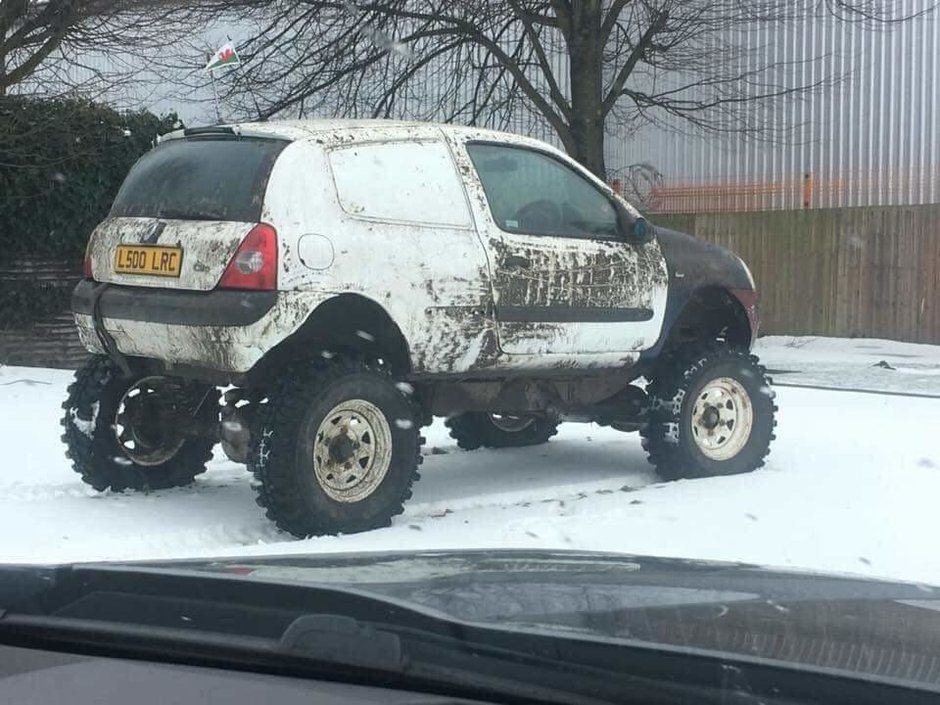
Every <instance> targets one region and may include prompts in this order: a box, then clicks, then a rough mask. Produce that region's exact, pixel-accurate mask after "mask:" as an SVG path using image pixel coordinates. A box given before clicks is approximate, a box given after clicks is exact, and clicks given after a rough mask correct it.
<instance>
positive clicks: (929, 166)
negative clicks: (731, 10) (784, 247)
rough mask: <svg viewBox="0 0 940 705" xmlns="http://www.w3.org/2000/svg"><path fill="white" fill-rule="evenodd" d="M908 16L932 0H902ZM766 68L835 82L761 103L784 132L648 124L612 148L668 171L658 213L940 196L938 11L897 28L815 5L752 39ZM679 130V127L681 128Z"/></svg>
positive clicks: (614, 155) (619, 159)
mask: <svg viewBox="0 0 940 705" xmlns="http://www.w3.org/2000/svg"><path fill="white" fill-rule="evenodd" d="M901 5H902V7H899V8H898V9H899V11H900V13H903V14H902V16H910V15H916V14H917V13H918V12H921V11H923V10H925V9H926V7H927V6H928V5H929V3H928V2H927V0H902V3H901ZM746 41H747V42H749V43H750V45H751V47H752V48H753V50H754V61H755V62H761V65H766V64H770V63H775V64H786V63H799V62H804V63H802V65H800V66H798V67H797V68H794V69H793V71H795V72H796V73H795V74H794V75H793V76H792V80H794V81H798V82H800V83H802V84H803V85H810V84H813V83H815V82H816V81H824V80H826V79H834V80H835V84H834V85H832V86H829V87H827V88H825V89H823V90H820V91H819V92H816V93H813V94H809V95H807V96H805V98H803V99H802V100H798V99H787V100H782V101H779V102H778V103H777V104H775V105H772V106H769V107H767V108H760V109H759V110H760V113H759V114H760V115H761V116H762V119H764V120H766V121H767V123H768V127H771V128H778V129H779V128H781V127H782V128H785V130H786V131H785V132H784V133H783V134H782V135H781V137H780V138H779V139H776V140H773V141H767V140H755V139H748V138H744V137H716V136H714V135H702V134H691V135H690V134H683V133H681V132H679V131H674V132H672V131H667V130H662V129H655V130H654V129H648V130H645V131H644V132H642V133H640V134H638V135H637V136H636V138H635V139H631V140H621V141H617V142H616V143H614V144H611V145H610V146H609V150H610V152H611V159H610V160H611V161H612V162H615V163H624V162H628V161H634V162H638V161H646V162H649V163H651V164H652V165H654V166H655V167H656V168H657V169H658V170H659V171H660V172H661V173H662V175H663V185H662V186H661V187H660V188H658V189H656V193H655V194H654V199H653V204H652V205H653V207H654V208H655V209H656V210H662V211H691V210H754V209H779V208H801V207H840V206H860V205H902V204H919V203H936V202H940V178H938V177H940V134H938V124H937V115H938V114H940V94H938V92H940V53H938V52H940V18H938V17H937V16H936V14H934V13H929V14H925V15H922V16H919V17H916V18H914V19H911V20H909V21H905V22H899V23H897V24H894V25H888V26H880V27H872V26H870V25H867V24H865V23H861V22H857V23H846V22H839V21H837V20H836V19H834V18H833V17H832V16H831V15H829V14H828V13H808V14H807V16H806V18H805V20H802V21H800V22H797V23H793V24H789V23H788V24H780V25H778V26H774V25H763V26H760V27H757V28H755V29H754V31H752V32H751V33H749V34H748V35H747V39H746ZM678 127H680V126H679V125H677V128H678Z"/></svg>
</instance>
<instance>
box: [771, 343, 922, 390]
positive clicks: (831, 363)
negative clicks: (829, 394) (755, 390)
mask: <svg viewBox="0 0 940 705" xmlns="http://www.w3.org/2000/svg"><path fill="white" fill-rule="evenodd" d="M755 351H756V352H757V354H758V355H760V357H761V360H762V361H763V363H764V364H765V365H766V366H767V367H768V369H771V370H773V378H774V380H775V381H776V382H779V383H781V384H799V385H818V386H822V387H838V388H845V387H849V388H852V389H867V390H871V391H879V392H906V393H917V394H930V395H935V396H940V346H937V345H916V344H914V343H899V342H896V341H893V340H872V339H866V338H855V339H851V340H846V339H843V338H793V337H784V336H768V337H766V338H761V339H760V340H759V341H758V343H757V346H756V348H755Z"/></svg>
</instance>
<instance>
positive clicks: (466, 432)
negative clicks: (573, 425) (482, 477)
mask: <svg viewBox="0 0 940 705" xmlns="http://www.w3.org/2000/svg"><path fill="white" fill-rule="evenodd" d="M444 423H445V425H446V426H447V428H449V429H450V437H451V438H453V439H454V440H455V441H457V445H458V446H459V447H460V448H463V449H464V450H476V449H477V448H523V447H525V446H537V445H540V444H542V443H547V442H548V439H549V438H551V437H552V436H554V435H555V434H556V433H558V422H557V421H555V420H553V419H550V418H548V417H546V416H537V415H532V416H507V415H505V414H502V415H497V414H488V413H485V412H467V413H465V414H460V415H459V416H452V417H451V418H449V419H447V421H445V422H444Z"/></svg>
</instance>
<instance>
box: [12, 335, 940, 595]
mask: <svg viewBox="0 0 940 705" xmlns="http://www.w3.org/2000/svg"><path fill="white" fill-rule="evenodd" d="M788 342H789V339H787V340H784V341H783V342H782V344H780V345H775V344H773V343H774V341H772V340H771V341H770V344H767V345H764V344H762V348H764V350H763V351H762V352H769V353H770V354H768V355H766V357H768V358H769V360H768V361H769V362H771V366H783V364H784V362H786V363H787V365H786V366H787V367H789V368H796V367H798V366H799V365H804V363H806V364H805V365H804V366H805V367H811V366H812V365H810V364H809V363H807V362H806V360H803V359H801V357H800V356H801V351H807V350H808V351H809V352H811V353H812V354H814V355H819V356H822V353H823V352H825V354H826V355H829V354H830V352H831V353H832V354H833V358H832V362H833V364H834V365H840V364H841V366H842V367H843V369H846V370H848V369H851V368H852V366H853V365H854V364H855V363H856V362H857V363H858V369H859V370H862V371H864V370H865V369H866V368H865V367H864V365H863V363H867V362H868V360H869V358H868V357H866V355H867V353H868V352H873V351H871V350H868V349H867V348H858V347H857V346H856V343H861V344H862V345H864V344H865V341H845V343H844V345H845V346H846V350H847V352H845V354H843V355H842V357H841V358H840V357H839V353H838V351H833V350H831V347H832V346H834V345H836V344H835V343H828V344H827V345H828V347H827V346H822V347H823V350H818V349H814V348H815V347H816V346H815V344H814V343H806V344H803V345H800V344H799V343H798V344H796V345H794V346H788V345H787V343H788ZM869 342H871V341H869ZM888 347H889V350H888V353H890V352H892V350H891V349H890V348H891V346H888ZM921 347H922V346H921ZM853 350H854V352H853ZM881 352H882V353H884V350H882V351H881ZM924 353H925V354H924V356H922V357H921V359H929V360H934V361H937V360H938V359H940V348H929V349H928V350H926V351H924ZM778 354H779V356H778V357H777V358H775V357H774V356H775V355H778ZM930 356H932V357H930ZM856 357H857V358H858V359H857V360H855V358H856ZM875 357H877V358H878V359H876V360H875V362H878V360H880V359H882V358H884V359H887V360H889V361H891V364H892V365H894V362H893V361H900V360H909V359H911V358H896V357H895V358H891V357H889V355H888V354H881V355H880V356H879V355H876V356H875ZM777 360H779V362H778V361H777ZM885 371H886V372H888V370H885ZM859 374H861V373H859ZM70 376H71V375H70V373H67V372H62V371H55V370H44V369H28V368H9V367H8V368H0V444H2V447H3V449H4V450H3V454H2V457H3V463H2V465H0V562H58V561H82V560H97V559H134V558H163V557H189V556H216V555H239V554H274V553H293V552H300V553H305V552H321V551H322V552H326V551H358V550H395V549H445V548H471V547H506V548H576V549H591V550H604V551H619V552H626V553H634V554H650V555H663V556H682V557H695V558H708V559H720V560H734V561H745V562H753V563H760V564H766V565H775V566H784V567H791V568H805V569H811V570H824V571H836V572H847V573H857V574H865V575H872V576H887V577H895V578H901V579H905V580H911V581H917V582H923V583H932V584H937V585H940V551H937V548H936V545H935V544H934V540H935V538H936V536H938V535H940V512H938V511H937V510H936V506H937V503H938V498H940V438H938V436H937V423H938V421H940V399H937V400H933V399H921V398H905V397H897V396H879V395H871V394H854V393H846V392H830V391H818V390H811V389H796V388H781V389H780V390H779V404H780V408H781V411H780V417H779V418H780V425H779V429H778V436H779V438H778V441H777V442H776V444H775V446H774V449H773V452H772V454H771V456H770V460H769V463H768V465H767V467H766V468H764V469H762V470H760V471H758V472H756V473H754V474H752V475H747V476H741V477H730V478H716V479H708V480H694V481H682V482H676V483H661V482H659V480H658V479H657V477H656V475H655V474H654V473H653V472H652V470H651V469H650V468H649V466H648V465H647V463H646V460H645V456H644V453H643V451H642V449H641V448H640V443H639V439H638V437H636V436H631V435H625V434H621V433H618V432H616V431H612V430H609V429H601V428H597V427H594V426H583V425H566V426H564V427H563V428H562V430H561V433H560V434H559V436H558V437H557V438H555V439H553V440H552V442H551V443H549V444H548V445H546V446H542V447H539V448H534V449H528V450H526V449H520V450H501V451H485V450H481V451H475V452H471V453H467V452H463V451H460V450H458V449H457V447H456V445H455V444H454V443H453V441H451V440H450V439H449V438H448V436H447V433H446V429H445V428H444V427H443V425H441V424H440V423H436V424H435V425H434V426H433V427H432V428H430V429H427V431H426V433H425V435H426V436H427V437H428V444H427V446H426V448H425V453H426V454H427V457H426V458H425V464H424V465H423V466H422V475H423V477H422V479H421V481H420V482H419V483H418V484H417V485H416V486H415V496H414V498H413V500H412V501H411V502H410V504H409V505H408V506H407V509H406V512H405V514H404V515H403V516H401V517H398V518H396V520H395V521H394V524H393V526H391V527H390V528H388V529H383V530H379V531H374V532H370V533H366V534H359V535H355V536H343V537H326V538H317V539H309V540H305V541H296V540H293V539H292V538H291V537H289V536H286V535H284V534H281V533H279V532H278V531H277V530H276V529H274V528H273V527H272V526H271V525H270V524H269V523H268V521H267V520H266V519H265V518H264V516H263V515H262V513H261V510H260V509H258V508H257V507H256V506H255V503H254V501H253V493H252V490H251V488H250V486H249V478H248V474H247V473H246V472H245V471H244V470H243V468H242V467H241V466H238V465H234V464H232V463H230V462H228V461H226V460H224V459H217V460H216V461H215V462H214V463H213V464H212V466H211V469H210V471H209V472H208V473H207V474H206V475H204V476H202V477H201V478H200V479H199V481H198V483H197V484H196V485H195V486H194V487H193V488H186V489H179V490H168V491H162V492H154V493H152V494H150V495H120V494H104V495H98V494H96V493H94V492H93V491H92V490H90V489H88V488H86V487H85V486H84V485H83V484H82V483H81V482H80V481H79V479H78V478H77V476H75V475H73V473H72V471H71V470H70V468H69V465H68V463H67V461H66V459H65V458H64V456H63V448H62V445H61V443H60V442H59V434H60V426H59V416H60V413H61V410H60V408H59V404H60V402H61V400H62V398H63V395H64V389H65V385H66V384H67V383H68V380H69V379H70ZM798 376H799V375H794V377H798ZM843 377H845V375H843ZM778 378H779V379H780V380H781V381H783V377H782V376H779V375H778ZM905 379H907V377H905ZM906 387H907V389H908V390H913V391H918V392H919V391H924V390H923V388H922V385H921V384H920V383H919V382H918V383H910V384H908V385H907V386H906Z"/></svg>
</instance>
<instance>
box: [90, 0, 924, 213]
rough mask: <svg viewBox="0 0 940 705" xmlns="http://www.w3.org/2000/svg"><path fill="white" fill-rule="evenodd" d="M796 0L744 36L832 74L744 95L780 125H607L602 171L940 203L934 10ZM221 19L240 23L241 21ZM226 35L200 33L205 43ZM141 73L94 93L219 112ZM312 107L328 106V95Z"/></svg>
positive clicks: (757, 190) (749, 43)
mask: <svg viewBox="0 0 940 705" xmlns="http://www.w3.org/2000/svg"><path fill="white" fill-rule="evenodd" d="M795 1H798V2H801V3H804V6H805V7H806V12H805V18H804V19H802V20H799V21H795V22H780V23H779V24H762V25H759V26H755V27H754V28H753V29H752V30H751V31H749V32H746V33H744V34H743V35H742V38H741V42H742V44H743V45H744V46H746V47H747V48H749V49H750V50H751V52H752V58H751V67H757V66H763V65H767V64H770V63H774V64H778V65H781V64H786V63H787V62H805V63H803V64H802V65H801V66H797V67H791V68H790V69H789V71H790V75H784V76H782V77H781V80H783V81H785V82H788V83H790V84H803V85H806V84H811V83H814V82H815V81H817V80H824V79H826V78H828V77H841V78H842V80H841V81H840V82H839V83H838V84H837V85H835V86H832V87H829V88H827V89H826V90H822V91H820V92H819V93H816V94H813V95H810V96H807V97H806V98H805V99H802V100H798V99H792V98H790V99H785V100H781V101H777V102H776V103H771V104H766V105H762V106H760V107H754V108H753V111H752V113H751V114H750V118H751V119H757V120H759V121H761V122H762V123H763V124H764V125H766V126H767V127H769V128H770V129H771V130H780V129H781V128H784V131H783V132H782V133H780V135H781V136H780V138H779V139H777V140H776V141H775V142H768V141H765V140H759V139H754V138H746V137H741V136H731V137H728V136H715V135H703V134H689V132H688V128H687V126H686V125H683V124H682V123H681V122H678V121H675V120H673V121H671V122H670V121H669V120H668V119H666V120H665V122H666V124H667V127H646V128H643V129H641V131H640V132H638V133H636V134H630V135H625V134H624V132H623V131H622V130H621V129H620V127H621V126H619V125H609V131H610V133H611V134H610V135H609V137H608V143H607V164H608V168H609V171H610V172H611V173H612V174H613V173H620V172H623V171H624V170H625V169H626V168H627V167H628V166H629V165H632V164H637V163H643V162H646V163H649V164H651V165H652V166H653V167H655V168H656V169H657V170H658V171H659V172H661V173H662V175H663V177H664V184H663V187H661V188H659V189H658V190H657V194H656V196H657V200H656V202H655V203H654V209H655V210H667V211H668V210H671V211H676V210H685V211H692V210H709V209H711V210H716V209H717V210H749V209H750V210H753V209H780V208H799V207H802V206H803V199H804V196H805V189H806V186H807V184H806V182H805V179H804V175H806V174H811V182H812V183H811V198H810V205H811V206H814V207H825V206H855V205H892V204H918V203H934V202H940V175H938V169H940V134H938V130H940V128H938V124H937V115H938V114H940V95H938V91H940V87H938V82H940V66H938V64H940V19H938V18H937V16H936V14H931V15H928V16H924V17H920V18H917V19H915V20H912V21H909V22H904V23H899V24H897V25H895V26H892V27H891V28H888V29H885V28H880V29H873V28H872V27H870V26H868V25H865V24H863V23H845V22H840V21H838V20H836V19H834V18H832V17H831V16H830V15H828V14H827V13H825V12H820V11H819V3H818V2H815V1H814V0H795ZM930 1H931V0H899V7H898V9H899V14H914V13H917V12H918V11H920V10H923V9H924V8H925V6H927V5H928V4H929V3H930ZM227 29H228V30H231V31H233V32H235V33H236V34H238V33H239V32H237V27H236V28H232V27H229V28H227ZM225 33H226V32H225V31H222V30H219V29H218V28H214V29H213V31H212V32H208V33H207V35H211V36H206V37H205V39H206V40H207V43H206V46H209V45H211V44H212V42H213V40H216V41H221V40H219V39H218V38H219V37H220V36H221V37H224V36H225ZM556 43H557V50H556V51H555V52H552V54H551V56H550V60H551V61H552V63H553V65H554V68H555V73H556V75H557V76H558V78H559V83H560V86H561V89H562V91H563V92H565V93H567V92H568V75H567V73H568V72H567V57H566V56H565V55H564V54H563V52H562V51H561V48H562V44H561V40H560V38H559V39H558V41H557V42H556ZM812 59H816V60H812ZM808 60H809V61H808ZM85 63H86V65H88V66H89V67H90V68H91V69H92V70H94V69H98V70H104V71H107V70H108V69H109V68H110V67H112V66H113V65H114V64H115V63H117V64H120V66H121V68H124V69H126V67H127V66H128V65H129V64H130V63H132V57H129V56H128V57H114V56H94V57H88V58H87V60H86V61H85ZM142 68H143V67H142ZM138 76H139V80H137V81H129V82H126V83H124V84H122V85H120V86H118V87H117V88H116V89H114V90H111V91H109V92H108V93H107V94H106V95H105V96H104V97H105V98H106V99H107V100H109V101H110V102H112V103H115V104H117V105H119V106H120V107H147V108H149V109H151V110H155V111H157V112H165V111H169V110H175V111H178V112H180V114H181V116H182V117H183V119H184V120H185V121H186V122H188V123H190V124H192V123H197V122H208V121H212V120H214V119H215V109H214V105H213V101H212V89H211V85H210V84H209V83H208V82H206V83H205V84H204V85H203V86H202V88H201V89H196V90H192V89H191V88H187V89H186V91H185V93H183V92H182V91H181V90H180V87H178V86H174V85H173V84H172V82H164V83H163V84H162V85H160V84H159V83H156V82H155V80H154V76H153V75H152V74H150V75H148V74H147V73H146V70H145V69H144V72H143V73H141V74H138ZM190 83H191V82H190ZM425 85H426V91H425V94H424V96H422V97H423V99H424V100H423V103H424V106H422V107H423V108H426V106H427V105H431V106H433V105H440V102H439V96H440V95H441V94H442V91H441V90H440V88H439V87H437V86H435V85H434V84H433V83H432V82H429V83H427V84H425ZM223 112H227V111H226V109H225V108H224V107H223ZM428 112H429V111H428V110H427V109H424V110H415V111H414V112H413V114H415V115H417V114H421V113H423V114H424V115H425V116H427V115H428ZM318 113H321V114H330V110H329V107H328V106H324V107H323V108H321V109H320V110H318ZM227 117H228V115H227ZM660 117H662V116H660ZM500 126H504V127H506V128H508V129H512V130H515V131H518V132H524V133H528V134H530V135H532V136H535V137H539V138H541V139H546V140H547V141H550V142H553V143H555V144H558V140H557V138H556V137H555V136H554V133H553V132H552V131H551V129H549V128H548V127H547V125H546V124H545V123H544V122H543V121H540V120H538V119H535V118H533V117H532V116H531V115H529V114H526V113H525V111H519V113H518V114H514V115H512V116H511V118H510V119H509V121H508V122H507V123H504V124H503V125H500Z"/></svg>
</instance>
